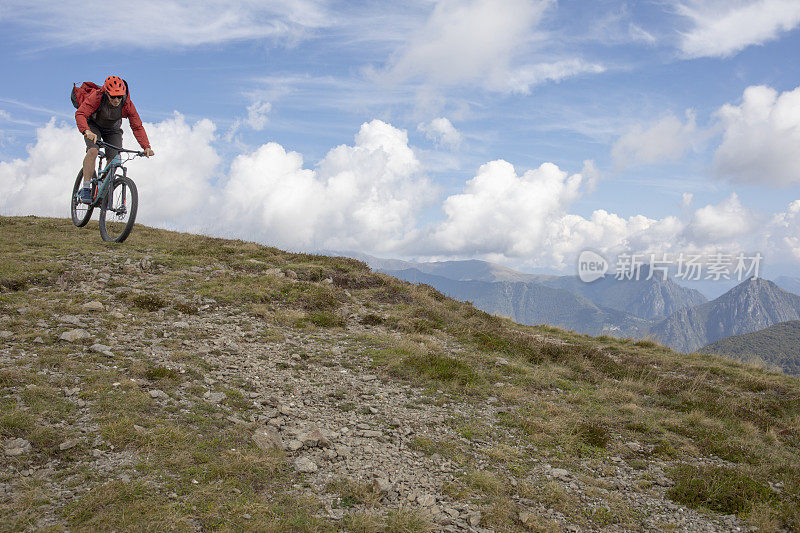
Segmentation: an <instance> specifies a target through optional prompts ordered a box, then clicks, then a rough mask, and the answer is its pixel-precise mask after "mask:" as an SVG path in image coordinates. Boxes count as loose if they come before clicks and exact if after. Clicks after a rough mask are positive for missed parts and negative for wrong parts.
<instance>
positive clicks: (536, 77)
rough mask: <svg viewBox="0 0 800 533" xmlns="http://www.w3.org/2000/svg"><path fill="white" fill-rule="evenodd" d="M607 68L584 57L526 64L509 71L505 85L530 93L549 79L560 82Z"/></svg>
mask: <svg viewBox="0 0 800 533" xmlns="http://www.w3.org/2000/svg"><path fill="white" fill-rule="evenodd" d="M605 70H606V68H605V67H604V66H603V65H600V64H597V63H588V62H586V61H584V60H582V59H565V60H561V61H555V62H551V63H537V64H534V65H525V66H523V67H519V68H516V69H514V70H513V71H511V72H509V73H508V75H507V78H506V80H505V85H506V87H507V88H508V90H510V91H511V92H514V93H521V94H528V93H530V91H531V87H532V86H535V85H541V84H542V83H545V82H548V81H554V82H559V81H561V80H563V79H566V78H571V77H573V76H577V75H580V74H587V73H589V74H598V73H600V72H605Z"/></svg>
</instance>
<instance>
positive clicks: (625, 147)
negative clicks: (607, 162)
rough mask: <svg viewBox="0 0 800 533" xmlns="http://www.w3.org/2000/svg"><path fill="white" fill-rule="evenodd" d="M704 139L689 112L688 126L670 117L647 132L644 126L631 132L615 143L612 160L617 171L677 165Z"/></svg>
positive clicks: (653, 125)
mask: <svg viewBox="0 0 800 533" xmlns="http://www.w3.org/2000/svg"><path fill="white" fill-rule="evenodd" d="M704 137H705V133H704V132H702V131H700V130H698V128H697V124H696V122H695V116H694V113H693V112H691V111H687V112H686V121H685V122H683V121H681V120H680V119H679V118H678V117H676V116H675V115H672V114H669V115H667V116H665V117H664V118H662V119H661V120H659V121H658V122H656V123H654V124H651V125H650V126H648V127H647V128H644V127H642V126H641V125H636V126H634V127H633V128H631V129H630V130H629V131H628V132H627V133H625V134H624V135H622V137H620V138H619V139H617V141H616V142H615V143H614V146H613V147H612V148H611V156H612V157H613V159H614V163H615V165H616V166H617V168H626V167H628V166H632V165H636V164H641V163H645V164H652V163H659V162H662V161H674V160H676V159H678V158H679V157H681V156H682V155H683V154H685V153H686V152H687V151H688V150H690V149H691V148H692V147H693V146H694V145H696V144H697V143H698V142H700V141H702V140H703V139H704Z"/></svg>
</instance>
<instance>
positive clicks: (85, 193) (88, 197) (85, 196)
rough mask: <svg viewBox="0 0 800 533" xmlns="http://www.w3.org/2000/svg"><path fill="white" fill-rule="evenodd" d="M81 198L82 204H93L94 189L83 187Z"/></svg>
mask: <svg viewBox="0 0 800 533" xmlns="http://www.w3.org/2000/svg"><path fill="white" fill-rule="evenodd" d="M80 196H81V202H83V203H85V204H90V203H92V200H93V198H92V188H91V187H83V188H81V192H80Z"/></svg>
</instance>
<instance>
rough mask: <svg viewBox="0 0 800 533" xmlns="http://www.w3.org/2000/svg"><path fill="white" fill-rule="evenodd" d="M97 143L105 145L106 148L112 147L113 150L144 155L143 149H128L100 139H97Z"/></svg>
mask: <svg viewBox="0 0 800 533" xmlns="http://www.w3.org/2000/svg"><path fill="white" fill-rule="evenodd" d="M96 143H97V144H98V145H101V146H104V147H106V148H111V149H113V150H116V151H117V152H121V153H126V154H136V155H140V156H144V152H142V151H139V150H128V149H127V148H120V147H119V146H114V145H113V144H109V143H107V142H105V141H101V140H100V139H97V141H96Z"/></svg>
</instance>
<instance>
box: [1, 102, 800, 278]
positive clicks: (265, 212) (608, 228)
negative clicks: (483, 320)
mask: <svg viewBox="0 0 800 533" xmlns="http://www.w3.org/2000/svg"><path fill="white" fill-rule="evenodd" d="M146 128H147V130H148V134H149V136H150V138H151V141H152V143H153V146H154V147H155V150H156V157H155V158H152V159H147V160H145V159H137V160H135V161H133V162H131V163H130V164H129V174H130V175H131V176H132V177H133V178H134V180H135V181H136V183H137V185H138V188H139V192H140V208H139V221H140V222H142V223H146V224H150V225H155V226H160V227H168V228H173V229H178V230H189V231H195V232H201V233H208V234H215V235H223V236H229V237H236V238H244V239H250V240H255V241H257V242H262V243H266V244H272V245H276V246H280V247H283V248H288V249H293V250H314V249H334V250H336V249H338V250H361V251H364V252H367V253H373V254H384V255H386V254H390V255H396V254H400V255H417V256H420V255H423V256H429V257H432V256H436V257H439V258H453V257H491V258H494V259H495V260H514V261H517V262H519V261H525V262H527V263H529V264H535V265H536V266H539V267H541V266H549V267H554V268H562V269H563V268H566V267H567V266H570V265H572V264H573V261H574V259H575V258H576V257H577V255H578V254H579V253H580V251H582V250H583V249H586V248H592V249H596V250H598V251H601V252H603V253H606V254H608V255H607V257H613V254H619V253H622V252H628V253H630V252H637V253H665V252H681V251H687V250H710V251H714V250H718V249H720V247H724V249H725V250H726V253H733V252H735V251H737V250H765V251H769V252H770V253H771V254H772V255H773V256H774V257H784V256H787V257H788V258H790V259H791V260H793V261H800V240H798V237H797V235H800V200H798V201H795V202H793V203H791V204H790V205H789V206H788V207H787V209H786V211H785V212H783V213H780V214H778V215H775V216H774V217H772V219H771V220H764V221H762V220H761V219H760V218H759V216H758V215H757V214H756V213H753V212H752V211H751V210H750V209H748V208H747V207H745V206H744V205H743V204H742V203H741V201H740V200H739V198H738V197H737V196H736V195H735V194H733V195H731V196H730V197H728V198H726V199H724V200H722V201H721V202H719V203H717V204H708V205H705V206H703V207H701V208H699V209H697V210H694V211H690V201H691V196H690V195H685V196H684V202H683V208H684V216H683V217H681V218H679V217H675V216H665V217H664V218H660V219H659V218H651V217H648V216H646V215H644V214H634V215H631V216H627V217H623V216H620V215H619V214H616V213H612V212H608V211H606V210H602V209H598V210H595V211H594V212H593V213H591V214H590V215H588V216H585V217H584V216H580V215H577V214H574V213H572V212H570V211H571V207H572V205H573V204H574V203H575V202H576V200H578V199H579V198H580V197H581V196H582V195H583V194H585V193H586V192H587V191H589V190H590V189H591V187H592V186H593V184H594V183H595V181H596V179H597V171H596V169H594V166H593V165H592V163H591V162H590V161H587V162H585V164H584V167H583V169H581V171H580V172H579V173H574V174H570V173H569V172H567V171H565V170H563V169H560V168H559V167H558V166H556V165H555V164H553V163H544V164H542V165H541V166H539V167H538V168H535V169H532V170H528V171H526V172H524V173H521V174H520V173H518V172H517V171H516V170H515V168H514V167H513V165H511V164H510V163H508V162H507V161H504V160H496V161H491V162H488V163H486V164H484V165H482V166H481V167H480V168H479V169H478V171H477V173H476V174H475V176H474V177H473V178H472V179H470V180H468V181H467V182H465V184H464V186H463V190H462V191H460V192H458V193H456V194H451V195H449V196H447V197H446V198H444V200H443V201H442V202H441V208H442V217H441V219H439V220H435V221H432V222H429V223H428V224H427V225H423V221H422V220H421V212H422V209H424V208H426V207H428V206H430V204H431V203H432V202H437V201H438V199H437V191H436V190H435V189H434V187H433V186H432V185H431V183H430V182H429V181H428V180H427V179H426V177H425V174H424V168H422V165H421V163H420V161H419V160H418V159H417V157H416V156H415V153H414V150H413V149H412V147H411V146H409V144H408V137H407V134H406V132H405V131H403V130H400V129H397V128H395V127H393V126H392V125H391V124H387V123H385V122H382V121H380V120H373V121H371V122H368V123H364V124H363V125H362V126H361V128H360V129H359V131H358V132H357V134H356V135H355V137H354V139H353V142H352V143H350V144H343V145H340V146H336V147H334V148H332V149H331V150H330V151H329V152H328V153H327V154H326V155H325V157H324V158H323V159H322V160H321V161H320V162H319V163H318V164H317V165H316V166H315V167H313V168H308V167H306V166H305V165H304V162H303V157H302V155H301V154H299V153H296V152H292V151H288V150H286V149H285V148H284V147H282V146H281V145H279V144H277V143H267V144H264V145H262V146H259V147H257V148H255V149H253V150H249V151H247V152H244V153H241V154H239V155H238V156H236V157H234V158H233V160H232V161H231V162H230V163H229V164H228V163H226V162H224V161H222V159H221V157H220V155H219V154H218V152H217V150H216V148H215V145H216V143H217V142H218V139H217V133H216V128H215V126H214V124H213V123H212V122H211V121H209V120H199V121H196V122H194V123H190V122H188V121H187V120H186V119H185V117H183V116H182V115H180V114H177V113H176V114H175V115H174V116H172V117H170V118H169V119H166V120H164V121H161V122H158V123H147V124H146ZM125 138H126V140H127V142H126V144H127V145H130V143H131V142H133V137H132V134H131V132H130V131H129V130H126V133H125ZM83 152H84V143H83V140H82V139H81V137H80V135H79V134H78V133H77V131H76V130H75V128H74V127H73V126H71V125H67V124H63V123H62V124H59V123H56V122H55V120H51V121H50V122H49V123H47V124H46V125H44V126H42V127H40V128H39V129H38V130H37V139H36V142H35V143H33V144H31V145H30V146H29V148H28V153H27V156H26V157H24V158H19V159H14V160H10V161H2V162H0V187H2V189H0V190H3V191H4V194H3V195H0V213H1V214H3V215H20V214H37V215H46V216H58V217H66V216H68V198H69V192H70V190H71V187H72V184H73V182H74V179H75V176H76V173H77V171H78V169H79V167H80V162H81V159H82V157H83Z"/></svg>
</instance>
